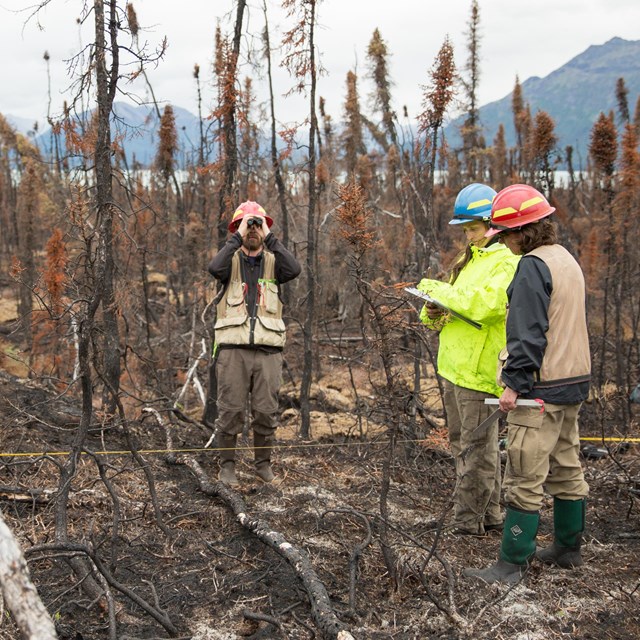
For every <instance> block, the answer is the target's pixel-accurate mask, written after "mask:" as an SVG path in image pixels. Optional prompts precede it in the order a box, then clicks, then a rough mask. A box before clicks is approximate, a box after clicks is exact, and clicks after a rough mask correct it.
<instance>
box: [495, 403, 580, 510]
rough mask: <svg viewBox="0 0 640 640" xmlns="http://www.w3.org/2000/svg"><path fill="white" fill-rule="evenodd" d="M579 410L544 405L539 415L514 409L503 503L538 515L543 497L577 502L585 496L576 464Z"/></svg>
mask: <svg viewBox="0 0 640 640" xmlns="http://www.w3.org/2000/svg"><path fill="white" fill-rule="evenodd" d="M580 406H581V405H579V404H577V405H576V404H573V405H566V404H562V405H561V404H545V407H544V411H543V412H540V410H539V409H537V408H528V407H518V408H516V409H514V410H513V411H510V412H509V414H508V416H507V423H508V425H509V434H508V447H507V467H506V470H505V476H504V489H505V501H506V502H507V503H508V504H509V505H513V506H514V507H517V508H518V509H523V510H525V511H538V510H539V509H540V507H541V506H542V500H543V492H544V488H546V490H547V492H548V493H549V494H551V495H552V496H554V497H556V498H559V499H560V500H580V499H581V498H584V497H586V496H587V494H588V493H589V486H588V485H587V483H586V482H585V480H584V473H583V471H582V466H581V464H580V458H579V452H580V439H579V436H578V412H579V411H580Z"/></svg>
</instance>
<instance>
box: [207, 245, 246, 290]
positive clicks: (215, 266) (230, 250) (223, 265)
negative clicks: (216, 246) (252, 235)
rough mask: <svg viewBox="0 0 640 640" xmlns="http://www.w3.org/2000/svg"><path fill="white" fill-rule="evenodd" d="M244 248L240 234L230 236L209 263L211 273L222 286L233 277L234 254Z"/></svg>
mask: <svg viewBox="0 0 640 640" xmlns="http://www.w3.org/2000/svg"><path fill="white" fill-rule="evenodd" d="M241 246H242V237H241V236H240V234H239V233H237V232H236V233H234V234H232V235H231V236H229V239H228V240H227V241H226V242H225V243H224V246H223V247H222V249H220V251H218V253H216V255H215V256H213V258H212V260H211V262H210V263H209V267H208V269H209V273H210V274H211V275H212V276H213V277H214V278H215V279H216V280H219V281H220V282H221V283H222V284H227V282H229V278H230V277H231V260H232V258H233V254H234V253H235V252H236V251H237V250H238V249H239V248H240V247H241Z"/></svg>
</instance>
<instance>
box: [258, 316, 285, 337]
mask: <svg viewBox="0 0 640 640" xmlns="http://www.w3.org/2000/svg"><path fill="white" fill-rule="evenodd" d="M258 322H259V323H260V324H261V325H262V326H263V327H264V328H265V329H266V330H267V331H275V332H276V333H284V332H285V330H286V327H285V324H284V320H283V319H282V318H266V317H264V316H258Z"/></svg>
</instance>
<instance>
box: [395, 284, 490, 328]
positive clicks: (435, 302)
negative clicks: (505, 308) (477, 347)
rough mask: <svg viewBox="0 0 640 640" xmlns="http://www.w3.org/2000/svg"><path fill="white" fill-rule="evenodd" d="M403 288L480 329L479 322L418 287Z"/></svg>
mask: <svg viewBox="0 0 640 640" xmlns="http://www.w3.org/2000/svg"><path fill="white" fill-rule="evenodd" d="M404 290H405V291H406V292H408V293H411V294H412V295H414V296H417V297H418V298H422V299H423V300H426V301H427V302H430V303H431V304H434V305H435V306H436V307H439V308H440V309H443V310H444V311H446V312H447V313H450V314H451V315H452V316H454V317H455V318H458V320H462V321H463V322H466V323H467V324H470V325H471V326H472V327H473V328H474V329H482V325H481V324H480V323H479V322H476V321H475V320H472V319H471V318H467V316H463V315H462V314H461V313H458V312H457V311H454V310H453V309H451V308H450V307H447V306H446V305H445V304H442V302H440V301H439V300H436V299H435V298H432V297H431V296H430V295H428V294H426V293H423V292H422V291H420V289H416V288H415V287H405V288H404Z"/></svg>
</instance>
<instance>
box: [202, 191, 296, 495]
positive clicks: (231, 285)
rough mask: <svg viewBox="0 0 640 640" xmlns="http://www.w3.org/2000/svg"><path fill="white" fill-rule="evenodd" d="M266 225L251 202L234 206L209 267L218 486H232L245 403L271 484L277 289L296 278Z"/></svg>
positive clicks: (278, 347)
mask: <svg viewBox="0 0 640 640" xmlns="http://www.w3.org/2000/svg"><path fill="white" fill-rule="evenodd" d="M272 225H273V220H272V219H271V218H270V217H269V216H268V215H267V213H266V212H265V210H264V209H263V208H262V207H261V206H260V205H259V204H258V203H257V202H252V201H247V202H243V203H242V204H241V205H239V206H238V208H237V209H236V211H235V213H234V214H233V218H232V219H231V222H230V223H229V227H228V229H229V231H230V232H231V235H230V236H229V238H228V240H227V242H226V243H225V245H224V246H223V247H222V249H220V251H218V253H217V254H216V255H215V256H214V258H213V259H212V260H211V262H210V263H209V273H211V275H212V276H214V277H215V278H216V279H217V280H218V281H219V282H220V284H221V285H222V288H221V290H220V292H219V293H218V295H217V297H216V322H215V325H214V331H215V345H214V366H215V367H216V377H217V384H218V390H217V410H218V417H217V419H216V423H215V431H214V433H215V435H216V438H217V446H218V447H219V448H220V471H219V473H218V479H219V480H220V481H221V482H224V483H226V484H229V485H237V484H238V479H237V477H236V472H235V453H236V452H235V448H236V443H237V438H238V434H240V433H242V430H243V428H244V422H245V409H246V406H247V400H248V399H249V405H250V412H251V429H252V430H253V446H254V453H255V472H256V476H257V477H258V478H259V479H260V480H262V481H263V482H272V481H273V480H274V479H275V475H274V473H273V470H272V468H271V451H272V447H273V442H274V440H275V430H276V427H277V424H276V423H277V414H278V390H279V389H280V384H281V382H282V350H283V348H284V344H285V338H286V332H285V325H284V321H283V319H282V300H281V298H280V285H282V284H283V283H285V282H288V281H289V280H293V279H294V278H296V277H297V276H298V275H299V274H300V270H301V269H300V264H299V263H298V261H297V260H296V259H295V257H294V256H293V254H291V253H290V252H289V251H287V249H285V247H284V245H283V244H282V243H281V242H280V241H279V240H278V239H277V238H276V237H275V236H274V234H273V233H272V232H271V227H272Z"/></svg>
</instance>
